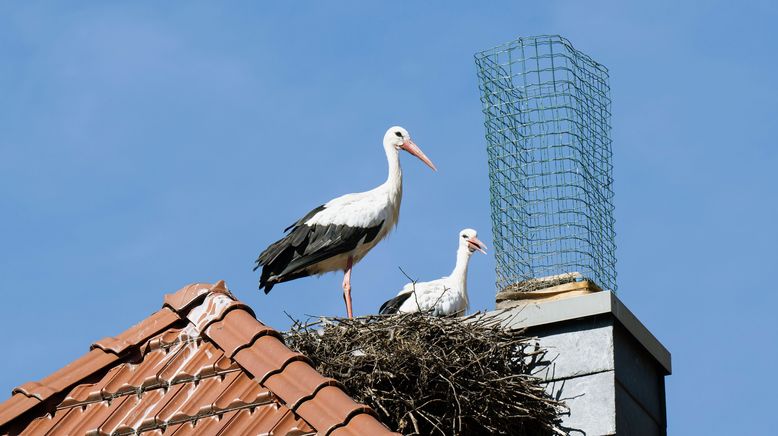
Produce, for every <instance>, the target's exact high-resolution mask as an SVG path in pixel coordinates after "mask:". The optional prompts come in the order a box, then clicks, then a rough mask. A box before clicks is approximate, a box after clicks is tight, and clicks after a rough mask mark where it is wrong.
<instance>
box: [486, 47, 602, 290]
mask: <svg viewBox="0 0 778 436" xmlns="http://www.w3.org/2000/svg"><path fill="white" fill-rule="evenodd" d="M475 62H476V66H477V67H478V78H479V81H480V85H479V88H480V92H481V102H482V103H483V112H484V115H485V123H484V124H485V127H486V142H487V151H488V156H489V179H490V184H489V185H490V194H491V200H490V202H491V215H492V227H493V231H494V246H495V253H496V254H495V256H496V259H497V290H498V292H500V291H532V290H536V289H539V288H547V287H550V286H554V285H558V284H561V283H566V282H570V281H580V280H590V281H593V282H594V283H595V284H597V285H598V286H599V287H601V288H603V289H610V290H613V291H616V256H615V251H616V244H615V231H614V219H613V189H612V183H613V178H612V165H611V156H612V151H611V139H610V117H611V114H610V106H611V101H610V97H609V93H610V88H609V86H608V70H607V69H606V68H605V67H604V66H602V65H600V64H598V63H597V62H595V61H594V60H592V59H591V58H590V57H589V56H587V55H585V54H584V53H582V52H580V51H578V50H576V49H575V48H573V46H572V44H570V42H569V41H568V40H566V39H565V38H563V37H561V36H535V37H522V38H519V39H517V40H515V41H512V42H509V43H507V44H503V45H500V46H498V47H495V48H492V49H489V50H486V51H483V52H480V53H477V54H476V55H475Z"/></svg>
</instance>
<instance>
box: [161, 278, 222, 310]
mask: <svg viewBox="0 0 778 436" xmlns="http://www.w3.org/2000/svg"><path fill="white" fill-rule="evenodd" d="M212 287H213V285H211V284H210V283H192V284H191V285H186V286H184V287H183V288H181V289H179V290H178V291H176V292H174V293H172V294H166V295H165V306H167V307H170V308H171V309H173V310H175V311H176V312H181V311H183V310H185V309H187V308H188V307H189V306H190V305H192V304H195V303H197V302H198V300H200V299H201V298H203V296H204V295H205V294H207V293H208V291H209V290H210V289H211V288H212Z"/></svg>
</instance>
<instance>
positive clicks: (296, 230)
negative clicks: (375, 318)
mask: <svg viewBox="0 0 778 436" xmlns="http://www.w3.org/2000/svg"><path fill="white" fill-rule="evenodd" d="M322 210H324V206H319V207H317V208H316V209H314V210H312V211H310V212H309V213H308V214H307V215H305V216H304V217H303V218H300V219H299V220H298V221H297V222H296V223H295V224H292V225H291V226H290V227H288V228H287V229H286V230H285V231H289V230H290V229H291V231H289V233H288V234H287V235H286V236H284V237H283V238H281V239H280V240H278V241H276V242H274V243H273V244H271V245H270V246H269V247H267V249H265V251H263V252H262V253H261V254H260V255H259V257H258V258H257V261H256V266H255V267H254V270H255V271H256V270H257V269H258V268H259V267H262V273H261V274H260V278H259V288H260V289H263V288H264V290H265V293H268V292H270V290H271V289H272V288H273V286H274V285H275V284H276V283H281V282H286V281H289V280H294V279H297V278H300V277H306V276H308V275H310V273H309V272H307V271H306V269H307V268H308V267H310V266H313V265H315V264H317V263H319V262H321V261H323V260H326V259H328V258H330V257H333V256H337V255H339V254H342V253H347V252H349V251H352V250H354V249H355V248H356V247H357V245H358V244H359V243H360V241H362V240H363V239H364V242H370V241H372V240H373V239H375V237H376V236H377V235H378V233H379V231H380V230H381V227H382V226H383V224H384V222H383V221H381V222H380V223H379V224H378V225H376V226H373V227H350V226H346V225H343V224H330V225H322V224H314V225H310V226H309V225H306V224H305V222H306V221H308V220H309V219H311V218H312V217H313V216H314V215H316V214H317V213H318V212H320V211H322Z"/></svg>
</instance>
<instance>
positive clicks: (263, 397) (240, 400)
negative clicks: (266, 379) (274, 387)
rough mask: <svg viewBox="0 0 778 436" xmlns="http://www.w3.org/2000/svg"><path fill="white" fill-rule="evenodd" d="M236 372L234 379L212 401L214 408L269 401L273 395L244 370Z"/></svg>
mask: <svg viewBox="0 0 778 436" xmlns="http://www.w3.org/2000/svg"><path fill="white" fill-rule="evenodd" d="M234 374H237V375H236V377H235V379H234V380H233V382H232V383H230V385H229V386H227V388H226V389H225V390H224V392H222V393H221V394H220V395H219V397H218V398H216V400H215V401H214V403H213V407H214V409H215V410H226V409H232V408H235V407H241V406H246V405H249V404H261V403H269V402H271V401H272V400H273V395H272V394H271V393H270V391H268V390H267V389H265V388H263V387H261V386H260V385H259V383H257V382H255V381H254V380H252V379H251V378H249V376H247V375H246V373H244V372H238V373H234Z"/></svg>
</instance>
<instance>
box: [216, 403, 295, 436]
mask: <svg viewBox="0 0 778 436" xmlns="http://www.w3.org/2000/svg"><path fill="white" fill-rule="evenodd" d="M286 413H291V412H290V411H289V409H287V408H286V407H283V406H280V405H278V404H275V403H271V404H266V405H264V406H258V407H256V408H254V410H253V411H252V410H251V409H248V408H246V409H240V410H239V411H238V412H237V413H236V415H235V417H234V418H233V419H231V420H230V421H229V422H228V423H227V424H226V425H225V426H224V428H223V429H222V431H221V434H224V435H259V434H268V433H269V432H270V430H271V429H272V428H273V426H275V424H276V423H277V422H278V421H279V420H280V419H281V418H282V417H283V416H284V415H285V414H286Z"/></svg>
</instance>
